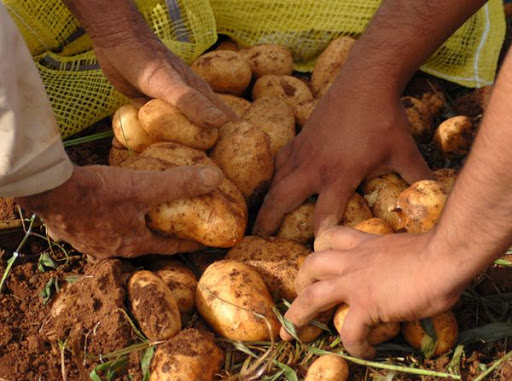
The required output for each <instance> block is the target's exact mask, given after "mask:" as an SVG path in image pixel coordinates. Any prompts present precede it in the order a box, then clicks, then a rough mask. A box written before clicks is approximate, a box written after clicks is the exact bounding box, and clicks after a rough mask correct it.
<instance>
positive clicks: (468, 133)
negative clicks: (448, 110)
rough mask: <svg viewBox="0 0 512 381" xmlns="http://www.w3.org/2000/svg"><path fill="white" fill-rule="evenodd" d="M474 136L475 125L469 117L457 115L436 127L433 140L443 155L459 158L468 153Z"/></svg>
mask: <svg viewBox="0 0 512 381" xmlns="http://www.w3.org/2000/svg"><path fill="white" fill-rule="evenodd" d="M474 137H475V125H474V124H473V121H472V120H471V118H469V117H467V116H463V115H459V116H454V117H453V118H450V119H447V120H445V121H444V122H443V123H441V124H440V125H439V127H437V129H436V132H435V133H434V142H435V143H436V145H437V147H438V148H439V151H440V152H441V155H443V156H444V157H446V158H461V157H464V156H466V155H467V154H468V153H469V150H470V148H471V144H472V143H473V139H474Z"/></svg>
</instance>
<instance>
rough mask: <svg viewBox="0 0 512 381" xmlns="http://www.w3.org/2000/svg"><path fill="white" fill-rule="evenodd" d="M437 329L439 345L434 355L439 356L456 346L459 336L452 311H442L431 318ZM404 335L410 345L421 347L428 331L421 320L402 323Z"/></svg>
mask: <svg viewBox="0 0 512 381" xmlns="http://www.w3.org/2000/svg"><path fill="white" fill-rule="evenodd" d="M431 320H432V324H433V325H434V329H435V331H436V336H437V345H436V349H435V351H434V356H439V355H441V354H443V353H446V352H448V351H449V350H450V349H452V348H453V347H454V346H455V343H456V342H457V338H458V336H459V328H458V324H457V319H456V318H455V315H454V314H453V312H452V311H450V310H448V311H446V312H442V313H440V314H438V315H436V316H434V317H432V318H431ZM401 332H402V336H403V337H404V339H405V341H407V342H408V343H409V345H410V346H411V347H413V348H416V349H421V342H422V341H423V338H424V337H425V335H426V333H425V331H424V330H423V327H422V326H421V323H420V321H419V320H415V321H412V322H406V323H402V329H401Z"/></svg>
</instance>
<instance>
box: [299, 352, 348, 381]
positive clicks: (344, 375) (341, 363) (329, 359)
mask: <svg viewBox="0 0 512 381" xmlns="http://www.w3.org/2000/svg"><path fill="white" fill-rule="evenodd" d="M348 370H349V369H348V364H347V362H346V361H345V360H344V359H343V358H341V357H340V356H336V355H334V354H328V355H322V356H320V357H319V358H317V359H316V360H315V361H314V362H313V363H312V364H311V365H310V367H309V369H308V372H307V374H306V378H305V379H304V381H346V380H348Z"/></svg>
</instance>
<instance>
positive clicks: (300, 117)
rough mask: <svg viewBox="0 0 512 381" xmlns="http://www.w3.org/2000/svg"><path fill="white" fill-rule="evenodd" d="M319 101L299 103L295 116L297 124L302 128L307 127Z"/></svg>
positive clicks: (295, 109)
mask: <svg viewBox="0 0 512 381" xmlns="http://www.w3.org/2000/svg"><path fill="white" fill-rule="evenodd" d="M317 103H318V100H316V99H311V100H309V101H306V102H303V103H299V104H298V105H296V106H295V107H294V110H293V114H294V115H295V122H296V123H297V124H298V125H299V127H300V128H302V127H304V126H305V125H306V122H307V121H308V119H309V117H310V116H311V113H312V112H313V110H314V109H315V107H316V105H317Z"/></svg>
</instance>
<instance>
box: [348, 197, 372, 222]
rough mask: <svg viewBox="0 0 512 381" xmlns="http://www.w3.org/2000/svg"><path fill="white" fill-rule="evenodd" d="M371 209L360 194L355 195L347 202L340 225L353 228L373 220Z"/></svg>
mask: <svg viewBox="0 0 512 381" xmlns="http://www.w3.org/2000/svg"><path fill="white" fill-rule="evenodd" d="M372 217H373V215H372V212H371V210H370V207H369V206H368V204H367V203H366V201H365V200H364V198H363V196H361V195H360V194H359V193H354V194H353V195H352V197H350V199H349V200H348V202H347V206H346V207H345V212H344V213H343V217H342V218H341V221H340V225H343V226H348V227H349V228H353V227H354V226H356V225H357V224H358V223H360V222H362V221H364V220H367V219H369V218H372Z"/></svg>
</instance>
